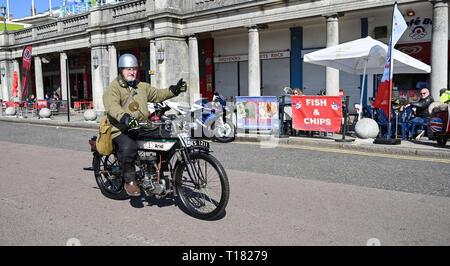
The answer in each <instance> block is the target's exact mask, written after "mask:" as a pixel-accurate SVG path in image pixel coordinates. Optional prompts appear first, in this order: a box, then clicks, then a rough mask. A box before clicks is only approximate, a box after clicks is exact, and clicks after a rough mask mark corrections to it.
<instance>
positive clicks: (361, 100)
mask: <svg viewBox="0 0 450 266" xmlns="http://www.w3.org/2000/svg"><path fill="white" fill-rule="evenodd" d="M368 61H369V58H367V59H366V62H365V63H364V71H363V72H364V73H363V79H362V85H361V98H360V100H359V112H358V121H359V120H361V117H362V108H363V105H362V103H363V97H364V87H365V84H366V68H367V62H368Z"/></svg>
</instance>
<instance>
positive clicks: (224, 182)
mask: <svg viewBox="0 0 450 266" xmlns="http://www.w3.org/2000/svg"><path fill="white" fill-rule="evenodd" d="M189 157H190V159H191V160H195V159H203V160H205V161H207V162H208V163H209V164H210V165H211V166H212V167H213V168H214V169H215V170H216V171H217V173H218V176H219V179H220V184H221V197H220V202H219V204H218V205H217V207H216V208H215V209H214V210H213V211H211V212H209V213H201V212H198V211H197V210H196V209H195V208H194V207H192V206H190V205H189V204H188V203H187V202H186V199H185V198H184V196H183V195H181V193H180V191H181V187H182V186H183V184H182V182H181V178H182V176H183V172H184V169H185V163H183V164H178V165H177V166H176V168H175V169H174V177H175V188H176V191H177V195H178V197H177V201H178V206H180V208H181V209H182V210H183V211H185V212H187V213H188V214H190V215H192V216H193V217H195V218H198V219H202V220H214V219H216V218H218V217H219V216H220V215H222V213H223V212H224V211H225V208H226V206H227V204H228V199H229V197H230V184H229V183H228V177H227V174H226V172H225V170H224V168H223V166H222V165H221V164H220V162H219V161H218V160H217V159H216V158H215V157H213V156H212V155H210V154H207V153H204V152H195V153H191V154H189Z"/></svg>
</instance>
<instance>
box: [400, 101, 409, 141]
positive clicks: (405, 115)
mask: <svg viewBox="0 0 450 266" xmlns="http://www.w3.org/2000/svg"><path fill="white" fill-rule="evenodd" d="M411 116H412V108H411V107H408V108H405V109H404V110H403V111H401V112H400V114H399V115H398V122H397V125H398V127H400V129H401V131H402V140H405V139H406V136H407V135H406V134H408V133H409V132H407V129H408V123H407V121H408V120H409V119H411Z"/></svg>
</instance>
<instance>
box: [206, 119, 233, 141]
mask: <svg viewBox="0 0 450 266" xmlns="http://www.w3.org/2000/svg"><path fill="white" fill-rule="evenodd" d="M226 124H227V125H228V126H230V127H231V131H232V133H231V136H228V137H227V136H224V137H218V136H216V135H215V134H214V133H213V139H215V140H217V141H218V142H221V143H228V142H232V141H233V140H234V139H235V128H234V125H233V124H230V123H228V122H227V123H226ZM215 126H216V123H215V122H214V123H213V124H212V125H211V131H212V132H214V129H215Z"/></svg>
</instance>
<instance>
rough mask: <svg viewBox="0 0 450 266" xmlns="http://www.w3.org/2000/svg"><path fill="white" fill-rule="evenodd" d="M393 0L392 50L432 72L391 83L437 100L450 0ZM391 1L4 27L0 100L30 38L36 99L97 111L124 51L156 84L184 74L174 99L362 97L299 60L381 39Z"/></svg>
mask: <svg viewBox="0 0 450 266" xmlns="http://www.w3.org/2000/svg"><path fill="white" fill-rule="evenodd" d="M397 2H398V4H399V9H400V11H401V12H402V14H403V16H404V18H405V20H406V21H407V22H408V25H409V27H408V29H407V31H406V32H405V33H404V35H403V36H402V38H401V40H400V41H399V43H398V44H397V46H396V48H397V49H400V50H401V51H403V52H405V53H408V54H410V55H411V56H413V57H416V58H418V59H419V60H422V61H423V62H425V63H428V64H430V65H431V67H432V73H431V74H430V75H428V74H427V75H396V76H395V77H394V82H395V84H394V87H395V89H396V90H398V91H408V90H414V89H417V88H420V87H423V86H427V87H430V88H431V90H432V95H433V96H434V97H435V98H438V95H439V90H440V89H442V88H446V87H448V80H449V71H448V61H449V55H448V43H449V33H448V24H449V22H448V1H447V0H434V1H425V0H404V1H397ZM393 5H394V1H388V0H377V1H374V0H362V1H348V0H320V1H304V0H300V1H295V0H286V1H274V0H254V1H243V0H228V1H221V0H190V1H189V0H188V1H181V0H180V1H169V0H166V1H164V0H161V1H159V0H156V1H155V0H131V1H126V2H124V3H119V4H107V5H103V6H99V7H96V8H94V9H92V10H90V11H89V12H85V13H82V14H78V15H74V16H70V17H66V18H60V19H58V20H57V21H55V22H51V23H47V24H43V25H34V26H33V27H31V28H27V29H24V30H19V31H14V32H4V33H1V34H0V68H2V69H4V70H5V71H4V72H2V75H1V94H0V96H1V98H2V99H3V100H4V101H6V100H8V99H9V98H10V96H11V91H12V83H13V78H12V77H13V73H14V71H17V72H18V73H20V65H21V56H22V51H23V49H24V48H25V47H26V46H28V45H32V46H33V58H34V60H33V61H34V62H33V64H32V66H33V67H32V72H33V78H32V80H33V82H32V84H31V87H32V88H33V92H34V93H35V95H36V96H37V98H38V99H41V98H43V97H44V94H45V93H52V92H54V91H57V92H59V93H60V95H62V97H63V99H67V98H68V97H71V98H72V99H75V100H76V99H79V100H80V99H84V100H92V101H93V102H94V108H95V109H96V110H97V111H98V112H102V111H103V110H104V108H103V102H102V95H103V92H104V91H105V90H106V89H107V87H108V84H109V83H110V81H111V80H112V79H114V78H115V77H116V75H117V58H118V57H119V56H120V55H121V54H123V53H125V52H130V53H134V54H135V55H136V56H137V57H138V59H139V61H140V79H141V80H144V81H148V82H150V83H151V84H152V85H154V86H156V87H158V88H165V87H168V86H169V85H171V84H173V83H175V82H176V81H177V80H178V79H179V78H183V79H184V80H186V81H188V83H189V92H188V93H186V94H183V95H182V96H181V97H178V98H179V99H178V100H179V101H182V102H186V103H192V102H193V101H194V100H196V99H198V98H199V97H211V96H212V92H213V91H214V90H217V91H219V92H220V93H222V94H224V95H227V96H247V95H249V96H259V95H267V96H279V95H281V94H282V93H283V88H284V87H291V88H301V89H303V91H304V93H305V94H317V93H319V91H320V90H325V91H326V93H327V94H328V95H338V94H339V91H340V90H342V91H343V92H344V94H345V95H349V96H350V97H351V100H350V103H351V104H353V103H356V102H359V95H360V89H359V88H358V87H360V86H361V79H362V77H361V76H359V75H358V76H356V75H350V74H347V73H344V72H339V71H337V70H335V69H329V68H325V67H320V66H316V65H312V64H308V63H304V62H303V56H304V55H305V54H306V53H308V52H312V51H315V50H318V49H321V48H325V47H327V46H333V45H337V44H339V43H343V42H347V41H352V40H355V39H359V38H362V37H366V36H371V37H372V38H374V39H377V40H380V41H382V42H385V43H387V42H388V39H389V36H390V31H391V23H392V12H393ZM65 56H67V58H68V60H69V62H68V67H66V64H65V61H64V58H65ZM45 62H50V63H47V64H46V63H45ZM149 71H153V72H154V75H151V76H150V75H149V74H148V72H149ZM67 73H69V75H67ZM19 76H20V75H19ZM67 76H68V79H69V80H67ZM367 81H368V82H367V89H366V91H367V95H365V97H364V101H365V102H368V101H369V99H370V97H374V96H375V94H376V91H377V87H378V82H379V76H377V75H369V76H368V77H367ZM68 87H69V88H68ZM67 88H68V90H67ZM65 91H69V93H68V94H69V95H68V94H67V93H66V92H65Z"/></svg>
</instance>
